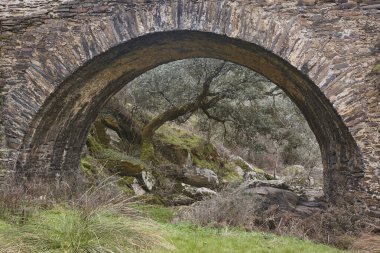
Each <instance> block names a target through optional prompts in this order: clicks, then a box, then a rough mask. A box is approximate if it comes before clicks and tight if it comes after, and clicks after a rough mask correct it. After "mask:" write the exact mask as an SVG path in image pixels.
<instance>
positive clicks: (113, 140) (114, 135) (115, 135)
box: [106, 128, 121, 148]
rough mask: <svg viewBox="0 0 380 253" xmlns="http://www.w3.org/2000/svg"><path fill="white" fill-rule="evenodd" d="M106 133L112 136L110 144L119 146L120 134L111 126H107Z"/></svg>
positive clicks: (115, 146)
mask: <svg viewBox="0 0 380 253" xmlns="http://www.w3.org/2000/svg"><path fill="white" fill-rule="evenodd" d="M106 134H107V135H108V137H109V138H110V145H111V146H112V147H114V148H117V147H118V144H119V142H120V141H121V138H120V136H119V134H118V133H117V132H116V131H115V130H112V129H110V128H106Z"/></svg>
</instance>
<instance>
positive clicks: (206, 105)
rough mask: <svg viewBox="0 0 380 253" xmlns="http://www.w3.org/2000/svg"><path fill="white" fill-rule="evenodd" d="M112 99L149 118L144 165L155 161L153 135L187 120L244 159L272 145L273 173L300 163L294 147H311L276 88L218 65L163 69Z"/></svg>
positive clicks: (180, 64) (207, 62) (195, 62)
mask: <svg viewBox="0 0 380 253" xmlns="http://www.w3.org/2000/svg"><path fill="white" fill-rule="evenodd" d="M117 96H118V100H119V101H124V104H128V102H133V105H127V107H128V108H133V113H130V114H131V115H138V114H139V112H143V114H145V115H148V120H147V121H146V122H145V124H144V126H143V128H142V131H141V140H142V141H141V142H142V143H141V144H142V149H141V150H142V152H141V158H142V159H143V160H150V159H151V158H152V157H153V156H154V146H153V141H152V139H153V136H154V133H155V132H156V131H157V129H159V128H160V127H161V126H162V125H163V124H165V123H166V122H168V121H174V122H176V123H178V124H182V123H185V122H188V119H189V118H194V119H195V120H192V121H191V122H192V123H191V124H193V125H194V126H195V127H196V128H197V129H199V130H200V131H202V132H204V133H205V135H206V136H207V138H208V139H209V140H210V141H212V140H217V142H220V143H222V145H227V146H228V147H229V148H232V149H234V147H236V148H239V149H243V150H247V157H250V156H251V155H253V156H255V154H258V153H260V152H266V153H267V154H270V153H273V147H274V146H276V145H277V149H276V152H275V153H276V155H275V154H273V156H275V157H276V163H277V165H276V166H275V167H276V168H277V167H278V166H280V164H283V163H297V162H302V160H305V159H304V158H301V157H302V154H300V152H303V151H302V149H300V148H299V147H301V146H302V145H305V144H307V142H308V141H310V140H309V139H310V138H309V137H310V136H311V139H312V140H311V142H314V143H316V142H315V139H313V137H314V136H313V134H312V132H311V131H310V129H309V128H308V126H307V123H306V121H305V120H304V119H303V117H302V115H301V113H300V112H299V110H298V108H296V107H295V105H294V104H293V103H292V102H291V101H290V100H289V98H287V97H286V95H285V94H284V93H283V92H282V91H281V90H280V89H279V88H278V87H277V86H275V85H273V84H272V83H270V82H269V81H268V80H267V79H265V78H264V77H262V76H260V75H259V74H257V73H255V72H253V71H251V70H249V69H247V68H245V67H242V66H238V65H235V64H232V63H228V62H223V61H220V60H214V59H191V60H182V61H177V62H172V63H169V64H166V65H162V66H160V67H157V68H155V69H153V70H151V71H148V72H147V73H145V74H144V75H142V76H140V77H138V78H136V79H135V80H134V81H133V82H131V83H130V84H128V86H127V88H125V89H124V90H123V91H122V92H121V93H120V94H118V95H117ZM263 136H264V137H265V138H263ZM260 139H264V141H260ZM317 146H318V145H317ZM317 153H318V152H317Z"/></svg>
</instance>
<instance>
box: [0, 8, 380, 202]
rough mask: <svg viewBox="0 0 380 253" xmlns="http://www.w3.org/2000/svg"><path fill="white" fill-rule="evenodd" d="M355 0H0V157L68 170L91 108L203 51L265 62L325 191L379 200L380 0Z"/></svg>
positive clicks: (261, 66) (332, 198)
mask: <svg viewBox="0 0 380 253" xmlns="http://www.w3.org/2000/svg"><path fill="white" fill-rule="evenodd" d="M299 2H300V3H299ZM354 3H355V1H335V2H334V1H314V3H313V1H298V0H297V1H296V0H292V1H282V0H271V1H247V0H238V1H228V0H221V1H211V0H199V1H193V0H168V1H147V0H146V1H145V0H139V1H114V0H103V1H100V0H84V1H70V0H57V1H35V0H24V1H13V0H12V1H11V0H5V1H2V2H1V3H0V32H1V36H0V54H1V60H0V77H1V78H0V88H1V90H0V96H1V101H2V103H1V114H0V122H1V124H0V125H1V126H0V131H1V135H0V136H1V138H0V140H1V141H0V143H1V146H0V148H1V149H2V150H6V152H2V153H5V154H3V155H2V157H1V159H2V160H1V162H2V164H3V165H4V166H6V167H7V168H9V169H11V170H17V171H18V172H22V173H24V172H27V173H30V174H33V173H38V174H41V173H51V172H52V171H53V170H57V171H61V172H60V174H62V172H66V173H70V170H73V169H75V168H76V167H77V166H78V164H79V160H80V153H81V152H80V151H81V149H82V148H83V144H84V142H85V136H86V134H87V131H88V128H89V126H90V124H91V122H92V121H93V120H94V119H95V118H96V115H97V113H98V112H99V109H100V108H101V106H102V105H104V103H105V102H106V101H107V100H108V99H109V98H110V97H111V96H112V95H113V94H115V93H116V92H117V91H118V90H120V89H121V88H122V87H123V86H124V85H125V84H126V83H128V81H130V80H132V79H134V78H135V77H136V76H138V75H139V74H141V73H143V72H145V71H146V70H148V69H150V68H153V67H155V66H158V65H160V64H163V63H165V62H169V61H173V60H178V59H183V58H190V57H211V58H219V59H224V60H229V61H233V62H235V63H238V64H242V65H244V66H247V67H249V68H251V69H252V70H255V71H257V72H259V73H261V74H263V75H264V76H266V77H267V78H269V79H270V80H271V81H273V82H274V83H276V84H277V85H278V86H279V87H280V88H282V89H283V90H284V91H285V92H286V93H287V94H288V95H289V97H290V98H291V99H292V100H293V101H294V102H295V103H296V104H297V105H298V106H299V108H300V109H301V111H302V113H303V114H304V115H305V118H306V119H307V121H308V122H309V124H310V127H311V129H312V130H313V132H314V133H315V135H316V137H317V139H318V142H319V144H320V146H321V153H322V159H323V163H324V185H325V188H324V190H325V194H326V196H327V198H328V201H329V202H330V203H332V204H339V203H342V202H344V201H354V202H358V203H359V202H360V203H363V201H365V203H366V205H367V206H368V207H369V208H370V209H372V210H375V209H378V208H379V206H380V205H379V203H380V162H379V160H380V138H379V134H380V132H379V129H380V109H379V108H380V105H379V103H380V94H379V93H380V81H379V79H380V78H379V74H378V73H376V72H374V71H373V69H374V68H375V66H376V64H378V62H379V60H380V46H379V45H380V44H379V34H380V25H379V7H378V4H379V3H378V2H376V1H356V5H355V4H354Z"/></svg>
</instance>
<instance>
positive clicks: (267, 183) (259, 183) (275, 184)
mask: <svg viewBox="0 0 380 253" xmlns="http://www.w3.org/2000/svg"><path fill="white" fill-rule="evenodd" d="M240 187H241V188H257V187H272V188H277V189H283V190H289V189H290V188H289V186H288V185H287V184H286V183H285V182H284V181H283V180H250V181H247V182H244V183H243V184H242V185H241V186H240Z"/></svg>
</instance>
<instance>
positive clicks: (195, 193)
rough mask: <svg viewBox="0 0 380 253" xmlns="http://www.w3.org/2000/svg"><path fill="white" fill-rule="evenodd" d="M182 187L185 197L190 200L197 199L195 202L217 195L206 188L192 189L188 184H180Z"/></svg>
mask: <svg viewBox="0 0 380 253" xmlns="http://www.w3.org/2000/svg"><path fill="white" fill-rule="evenodd" d="M181 187H182V193H183V194H185V195H186V196H189V197H191V198H194V199H197V200H203V199H205V198H207V197H211V196H215V195H217V193H216V192H215V191H213V190H211V189H209V188H206V187H200V188H197V187H194V186H191V185H188V184H184V183H181Z"/></svg>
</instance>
